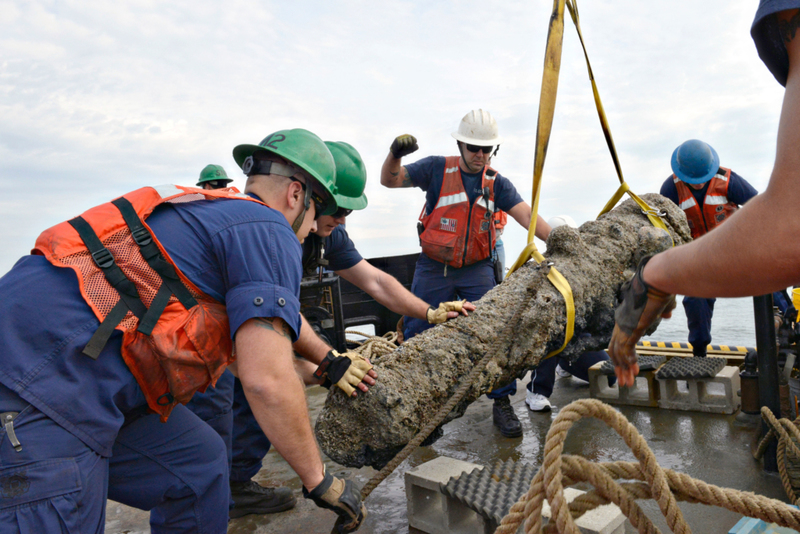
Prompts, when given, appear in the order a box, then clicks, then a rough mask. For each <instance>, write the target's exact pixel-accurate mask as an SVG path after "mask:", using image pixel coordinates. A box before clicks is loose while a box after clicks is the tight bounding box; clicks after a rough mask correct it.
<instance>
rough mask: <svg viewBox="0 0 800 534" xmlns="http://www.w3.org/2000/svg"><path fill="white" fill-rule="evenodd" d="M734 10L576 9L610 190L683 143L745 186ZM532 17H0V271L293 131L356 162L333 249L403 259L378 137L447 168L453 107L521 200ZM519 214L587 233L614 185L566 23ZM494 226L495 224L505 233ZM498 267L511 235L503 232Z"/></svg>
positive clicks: (300, 8) (448, 6)
mask: <svg viewBox="0 0 800 534" xmlns="http://www.w3.org/2000/svg"><path fill="white" fill-rule="evenodd" d="M753 11H754V10H753V9H752V8H751V6H748V5H744V6H741V5H738V4H736V3H730V2H724V1H722V0H709V1H708V2H702V3H697V2H689V1H688V0H681V1H675V2H669V3H652V2H649V3H648V2H635V1H633V0H619V1H617V2H613V3H602V2H586V3H585V4H581V6H580V16H581V25H582V29H583V35H584V38H585V42H586V45H587V48H588V51H589V57H590V59H591V61H592V66H593V69H594V73H595V77H596V80H597V84H598V88H599V91H600V95H601V97H602V101H603V104H604V106H605V111H606V114H607V116H608V119H609V123H610V125H611V131H612V133H613V135H614V141H615V143H616V146H617V149H618V151H619V154H620V160H621V163H622V168H623V172H624V173H625V177H626V178H627V180H628V181H629V182H630V183H631V185H632V186H633V188H634V190H635V191H637V192H639V193H643V192H647V191H657V190H658V188H659V187H660V184H661V182H663V180H664V179H665V178H666V177H667V176H668V175H669V173H670V170H669V156H670V154H671V152H672V150H673V149H674V148H675V146H677V145H678V144H679V143H681V142H682V141H684V140H686V139H689V138H693V137H696V138H701V139H704V140H706V141H708V142H709V143H711V144H712V145H713V146H714V147H715V148H716V149H717V151H718V152H719V153H720V155H721V157H722V159H723V165H727V166H730V167H732V168H734V170H736V171H737V172H739V173H740V174H741V175H742V176H744V177H746V178H747V179H749V180H751V181H752V183H753V185H755V186H756V187H757V188H759V189H763V188H764V187H765V186H766V180H767V179H768V176H769V172H770V170H771V168H772V160H773V158H774V149H775V148H774V144H775V132H776V129H777V117H778V113H779V109H780V102H781V98H782V88H780V86H778V84H776V83H775V82H774V80H773V79H772V77H771V76H770V75H769V73H768V72H767V70H766V69H765V68H764V66H763V65H762V64H761V62H760V61H759V59H758V57H757V55H756V53H755V48H754V47H753V45H752V41H751V39H750V37H749V33H748V32H749V25H750V22H751V19H752V16H753ZM549 16H550V5H549V4H547V3H545V2H524V3H522V2H485V1H484V2H478V1H474V0H464V1H459V2H455V1H445V0H440V1H431V2H417V1H408V0H407V1H398V2H393V3H391V4H386V3H380V2H368V1H362V0H343V1H341V2H336V3H331V2H318V1H311V0H298V1H295V2H290V3H287V2H277V1H269V0H267V1H258V2H256V1H254V0H232V1H230V2H226V3H225V4H220V3H217V2H208V1H203V0H199V1H193V2H188V1H178V2H170V3H166V4H165V3H163V2H155V1H145V0H118V1H115V2H110V1H99V2H92V3H91V4H88V3H85V2H78V1H75V0H68V1H59V2H53V1H51V0H38V1H36V0H33V1H22V0H18V1H8V0H5V1H0V24H2V26H3V28H4V32H3V34H2V35H0V58H2V59H0V190H1V191H2V193H3V195H2V200H0V220H2V222H3V223H5V225H6V226H7V227H11V228H13V229H14V230H13V232H11V233H9V232H7V233H5V234H4V236H3V237H2V238H0V244H2V246H3V247H4V250H5V254H4V255H3V258H2V260H0V273H2V272H5V271H6V270H8V269H9V268H10V267H11V266H12V265H13V263H14V262H15V261H16V259H17V258H18V257H19V256H21V255H23V254H26V253H27V252H28V250H29V249H30V248H31V246H32V244H33V242H34V240H35V238H36V236H37V235H38V234H39V233H40V232H41V231H42V230H44V229H45V228H47V227H48V226H50V225H52V224H55V223H57V222H60V221H61V220H65V219H67V218H69V217H72V216H74V215H75V214H77V213H79V212H80V211H81V210H83V209H86V208H88V207H90V206H92V205H94V204H97V203H99V202H102V201H104V200H108V199H110V198H113V197H115V196H117V195H119V194H121V193H124V192H125V191H127V190H131V189H134V188H137V187H140V186H142V185H146V184H154V183H166V182H176V183H182V184H192V183H194V181H195V179H196V177H197V174H198V173H199V171H200V169H201V168H203V167H204V166H205V165H206V164H208V163H217V164H221V165H223V166H225V167H226V169H227V170H228V173H229V174H230V175H231V176H232V177H236V182H235V183H236V185H238V186H240V187H241V186H242V185H243V180H242V179H241V175H239V174H238V172H237V169H236V165H235V163H234V162H233V159H232V157H231V149H232V148H233V146H235V145H237V144H240V143H253V142H258V141H259V140H261V139H262V138H263V137H264V136H266V135H267V134H268V133H270V132H272V131H276V130H279V129H284V128H291V127H304V128H308V129H310V130H312V131H314V132H316V133H317V134H319V135H320V136H321V137H322V138H324V139H332V140H343V141H347V142H349V143H351V144H352V145H354V146H355V147H356V148H357V149H358V150H359V151H360V152H361V154H362V155H363V157H364V159H365V162H366V164H367V168H368V173H369V180H370V181H369V183H368V186H367V195H368V196H369V198H370V207H369V208H368V209H367V210H366V211H364V212H361V213H357V214H353V215H352V216H351V217H350V220H349V223H348V231H349V232H350V234H351V236H352V237H353V238H354V241H355V242H356V244H357V245H358V247H359V249H360V251H361V252H362V254H363V255H365V256H367V257H370V256H378V255H387V254H401V253H407V252H414V251H417V250H419V246H418V241H417V236H416V229H415V221H416V218H417V215H418V213H419V209H420V208H421V206H422V202H423V199H424V195H423V193H422V192H420V191H419V190H404V191H397V190H388V189H385V188H382V187H381V186H380V184H379V172H380V167H381V164H382V162H383V160H384V158H385V156H386V153H387V149H388V146H389V144H390V143H391V141H392V139H393V138H394V136H396V135H398V134H400V133H413V134H414V135H416V136H417V137H418V138H419V139H420V147H421V148H420V151H419V152H418V153H417V154H414V155H413V156H411V157H409V161H413V160H414V159H416V158H417V157H423V156H426V155H430V154H452V153H454V149H455V146H454V141H453V139H452V138H451V137H450V135H449V134H450V132H451V131H453V130H455V128H456V127H457V125H458V121H459V120H460V118H461V117H462V116H463V115H464V114H465V113H466V112H467V111H469V110H470V109H472V108H478V107H481V108H484V109H488V110H489V111H491V112H492V113H493V114H494V116H495V117H496V118H497V120H498V122H499V124H500V128H501V133H502V135H503V136H504V137H505V138H506V139H507V141H506V143H504V145H503V147H502V149H501V151H500V153H499V155H498V158H496V160H495V165H496V167H497V168H498V169H499V170H500V172H501V173H502V174H504V175H506V176H507V177H509V178H511V179H512V180H513V181H514V183H515V184H516V185H517V187H518V189H519V191H520V193H521V194H522V196H523V198H524V199H526V200H529V199H530V196H531V178H532V169H533V157H534V156H533V155H534V148H535V142H536V139H535V135H536V117H537V108H538V100H539V91H540V84H541V75H542V65H543V57H544V47H545V40H546V36H547V25H548V20H549ZM561 71H562V72H561V79H560V83H559V95H558V101H557V105H556V113H555V119H554V126H553V133H552V138H551V140H550V145H549V149H548V157H547V162H546V165H545V176H544V181H543V185H542V198H541V205H540V210H541V213H542V214H543V215H544V216H545V217H546V218H547V217H550V216H553V215H558V214H569V215H571V216H572V217H573V218H575V219H576V220H577V221H585V220H587V219H590V218H593V217H595V216H596V215H597V213H598V212H599V211H600V209H601V208H602V206H603V205H604V204H605V202H606V200H607V199H608V198H610V196H611V195H612V194H613V192H614V190H615V189H616V187H617V185H618V182H617V178H616V175H615V172H614V168H613V165H612V163H611V158H610V157H609V155H608V151H607V148H606V145H605V140H604V139H603V135H602V132H601V130H600V126H599V123H598V118H597V113H596V111H595V109H594V102H593V98H592V92H591V88H590V85H589V81H588V76H587V72H586V65H585V61H584V58H583V52H582V50H581V49H580V46H579V43H578V39H577V36H576V33H575V30H574V28H573V27H572V23H571V22H570V21H568V22H567V24H566V27H565V32H564V53H563V58H562V67H561ZM510 226H513V223H512V225H510ZM505 240H506V247H507V251H508V252H507V254H508V255H509V257H511V256H513V255H514V254H515V252H516V251H519V250H520V249H521V248H522V246H523V245H524V240H525V232H524V230H522V229H521V228H516V229H515V228H510V229H509V231H508V232H507V233H506V239H505Z"/></svg>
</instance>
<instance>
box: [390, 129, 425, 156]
mask: <svg viewBox="0 0 800 534" xmlns="http://www.w3.org/2000/svg"><path fill="white" fill-rule="evenodd" d="M389 150H391V151H392V156H394V157H395V158H397V159H400V158H402V157H403V156H408V155H409V154H411V153H412V152H416V151H417V150H419V145H418V144H417V138H416V137H414V136H413V135H409V134H403V135H398V136H397V137H395V139H394V141H392V146H391V147H389Z"/></svg>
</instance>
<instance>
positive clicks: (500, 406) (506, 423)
mask: <svg viewBox="0 0 800 534" xmlns="http://www.w3.org/2000/svg"><path fill="white" fill-rule="evenodd" d="M492 420H493V422H494V426H496V427H497V428H499V429H500V433H501V434H503V435H504V436H505V437H507V438H518V437H520V436H521V435H522V424H521V423H520V422H519V419H517V414H515V413H514V408H513V407H512V406H511V401H510V400H508V397H501V398H499V399H495V400H494V406H493V407H492Z"/></svg>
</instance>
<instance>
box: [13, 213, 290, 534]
mask: <svg viewBox="0 0 800 534" xmlns="http://www.w3.org/2000/svg"><path fill="white" fill-rule="evenodd" d="M147 223H148V224H149V225H150V226H151V227H152V229H153V231H154V233H155V234H156V235H157V237H158V238H159V240H160V241H161V242H162V244H163V245H164V247H165V248H166V250H167V251H168V252H169V254H170V256H171V257H172V258H173V260H174V261H175V263H176V264H177V265H178V267H179V268H180V269H181V270H182V271H183V272H184V274H186V276H188V277H189V279H191V280H192V281H193V282H194V283H195V284H196V285H197V286H198V287H200V289H201V290H203V291H204V292H205V293H206V294H208V295H209V296H211V297H213V298H215V299H218V300H220V301H222V302H226V305H227V309H228V316H229V322H230V326H231V332H232V333H234V332H235V331H236V330H237V329H238V327H239V326H240V325H241V324H242V323H244V322H245V321H246V320H248V319H250V318H253V317H275V316H277V317H281V318H282V319H283V320H284V321H286V323H287V324H288V325H290V327H291V328H292V329H293V330H294V334H293V335H294V336H295V338H296V336H297V333H298V332H299V328H300V321H299V315H298V314H299V300H298V297H299V287H300V286H299V284H300V254H301V252H300V246H299V243H298V241H297V238H296V237H295V236H294V233H293V232H292V230H291V227H290V226H289V225H288V223H287V222H286V219H285V218H284V217H283V215H282V214H280V213H279V212H276V211H274V210H272V209H270V208H267V207H265V206H262V205H259V204H256V203H253V202H245V201H235V200H217V201H213V202H210V201H200V202H194V203H186V204H177V205H174V206H164V207H160V208H158V209H157V210H156V212H155V213H154V214H153V215H152V216H151V217H150V218H149V219H148V220H147ZM278 250H279V251H280V254H277V253H276V251H278ZM256 297H262V299H263V302H262V304H261V305H256V304H255V298H256ZM279 299H281V300H282V302H283V305H282V306H281V305H280V304H279V303H278V301H279ZM259 302H261V299H259ZM98 325H99V322H98V320H97V319H96V317H95V316H94V314H93V312H92V311H91V310H90V308H89V307H88V306H87V305H86V303H85V301H84V300H83V298H82V297H81V295H80V292H79V288H78V281H77V278H76V276H75V273H74V272H73V271H72V270H71V269H63V268H58V267H54V266H52V265H51V264H50V263H48V262H47V260H46V259H45V258H44V257H42V256H26V257H24V258H22V259H21V260H20V261H19V262H17V264H16V265H15V266H14V267H13V268H12V270H11V271H10V272H8V273H7V274H6V275H5V276H4V277H2V278H0V354H3V358H0V412H19V415H17V416H16V418H15V419H14V423H13V428H14V432H15V434H16V437H17V438H18V439H19V442H20V444H21V447H22V448H21V451H20V452H17V451H16V450H15V449H14V447H13V446H12V440H11V437H10V436H9V435H8V434H7V433H6V431H5V429H2V430H0V531H2V532H4V533H6V532H11V533H13V532H26V533H41V532H48V533H49V532H81V533H85V532H102V531H103V529H104V525H105V505H106V499H107V498H112V499H114V500H117V501H119V502H122V503H125V504H129V505H132V506H135V507H139V508H142V509H146V510H151V511H152V512H151V531H152V532H153V533H163V532H176V533H177V532H182V533H185V532H200V533H222V532H226V531H227V520H228V514H227V508H228V506H227V504H228V501H229V485H228V468H227V462H226V457H225V447H224V444H223V442H222V440H221V439H220V438H219V436H218V435H217V434H216V433H215V432H214V431H213V430H212V429H211V428H210V427H209V426H208V425H206V424H205V423H203V422H202V421H201V420H200V419H199V418H198V417H196V416H195V415H194V414H192V413H191V412H190V411H189V410H187V409H186V408H185V407H183V406H177V407H176V408H175V409H174V411H173V412H172V414H171V416H170V418H169V420H168V421H167V422H166V423H161V422H160V421H159V417H158V416H157V415H153V414H150V415H148V413H147V405H146V401H145V399H144V395H143V393H142V391H141V388H140V387H139V385H138V384H137V383H136V380H135V379H134V377H133V375H132V374H131V372H130V371H129V370H128V368H127V366H126V365H125V363H124V361H123V360H122V357H121V355H120V343H121V334H120V333H119V332H116V333H115V334H114V335H113V336H112V337H111V339H110V340H109V342H108V344H107V345H106V347H105V348H104V350H103V351H102V353H101V354H100V356H99V357H98V358H97V360H93V359H91V358H89V357H87V356H85V355H83V354H82V353H81V351H82V349H83V347H84V346H85V345H86V343H87V342H88V340H89V338H90V337H91V335H92V334H93V333H94V331H95V330H96V329H97V327H98Z"/></svg>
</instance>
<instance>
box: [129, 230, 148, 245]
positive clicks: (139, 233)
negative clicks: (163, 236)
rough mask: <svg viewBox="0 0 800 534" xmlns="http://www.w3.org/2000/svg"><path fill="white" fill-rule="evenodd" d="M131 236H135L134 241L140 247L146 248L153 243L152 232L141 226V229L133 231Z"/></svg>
mask: <svg viewBox="0 0 800 534" xmlns="http://www.w3.org/2000/svg"><path fill="white" fill-rule="evenodd" d="M131 235H132V236H133V240H134V241H135V242H136V244H137V245H139V246H140V247H146V246H147V245H149V244H150V243H152V242H153V238H152V237H151V236H150V232H148V231H147V228H145V227H144V226H140V227H139V228H137V229H135V230H133V231H132V232H131Z"/></svg>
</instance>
